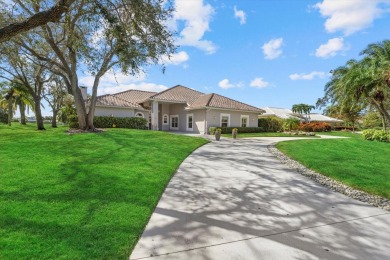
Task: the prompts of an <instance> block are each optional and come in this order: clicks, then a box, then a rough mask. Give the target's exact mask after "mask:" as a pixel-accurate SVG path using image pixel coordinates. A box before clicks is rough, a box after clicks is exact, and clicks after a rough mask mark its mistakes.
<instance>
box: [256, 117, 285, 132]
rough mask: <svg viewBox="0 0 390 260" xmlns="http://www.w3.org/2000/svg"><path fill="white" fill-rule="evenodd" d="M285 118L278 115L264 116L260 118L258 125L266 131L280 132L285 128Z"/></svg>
mask: <svg viewBox="0 0 390 260" xmlns="http://www.w3.org/2000/svg"><path fill="white" fill-rule="evenodd" d="M283 123H284V120H283V119H280V118H277V117H263V118H259V119H258V126H259V127H261V128H262V129H263V130H264V132H280V131H282V130H283Z"/></svg>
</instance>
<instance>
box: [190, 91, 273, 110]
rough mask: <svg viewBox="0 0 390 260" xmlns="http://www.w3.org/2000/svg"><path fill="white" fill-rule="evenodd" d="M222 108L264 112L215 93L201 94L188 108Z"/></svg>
mask: <svg viewBox="0 0 390 260" xmlns="http://www.w3.org/2000/svg"><path fill="white" fill-rule="evenodd" d="M200 108H221V109H227V110H242V111H250V112H258V113H263V112H265V111H264V110H262V109H260V108H257V107H254V106H251V105H248V104H245V103H242V102H239V101H236V100H234V99H231V98H227V97H224V96H221V95H218V94H215V93H212V94H207V95H202V96H200V97H199V98H198V99H197V100H196V101H195V102H194V103H193V104H192V105H190V106H188V107H187V109H200Z"/></svg>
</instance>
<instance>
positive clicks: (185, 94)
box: [150, 85, 204, 104]
mask: <svg viewBox="0 0 390 260" xmlns="http://www.w3.org/2000/svg"><path fill="white" fill-rule="evenodd" d="M201 95H204V93H202V92H199V91H196V90H193V89H190V88H187V87H184V86H180V85H177V86H175V87H173V88H169V89H167V90H164V91H162V92H160V93H157V94H156V95H153V96H151V97H150V99H156V100H164V101H173V102H183V103H187V104H192V103H193V102H194V101H195V100H197V99H198V98H199V97H200V96H201Z"/></svg>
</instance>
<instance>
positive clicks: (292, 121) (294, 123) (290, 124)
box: [284, 117, 300, 132]
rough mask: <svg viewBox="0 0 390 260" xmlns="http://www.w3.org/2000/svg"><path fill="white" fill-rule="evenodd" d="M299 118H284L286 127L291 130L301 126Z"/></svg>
mask: <svg viewBox="0 0 390 260" xmlns="http://www.w3.org/2000/svg"><path fill="white" fill-rule="evenodd" d="M299 123H300V121H299V119H298V118H295V117H290V118H287V119H285V120H284V128H285V129H288V130H289V131H290V132H291V131H292V130H296V129H297V128H298V126H299Z"/></svg>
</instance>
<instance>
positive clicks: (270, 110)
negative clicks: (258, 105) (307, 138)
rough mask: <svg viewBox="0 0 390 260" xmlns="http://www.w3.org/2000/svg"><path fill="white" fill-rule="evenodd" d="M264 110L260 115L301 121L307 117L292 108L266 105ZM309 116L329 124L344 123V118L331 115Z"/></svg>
mask: <svg viewBox="0 0 390 260" xmlns="http://www.w3.org/2000/svg"><path fill="white" fill-rule="evenodd" d="M263 110H264V111H265V113H264V114H262V115H260V116H259V117H270V116H275V117H278V118H282V119H287V118H290V117H294V118H297V119H299V120H300V121H305V119H304V118H302V117H301V116H300V115H299V114H297V113H293V112H292V111H291V110H290V109H287V108H276V107H265V108H263ZM309 116H310V117H309V120H310V122H325V123H329V124H337V123H343V120H340V119H337V118H333V117H329V116H324V115H321V114H318V113H311V114H310V115H309Z"/></svg>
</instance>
